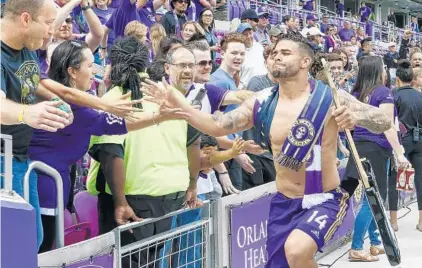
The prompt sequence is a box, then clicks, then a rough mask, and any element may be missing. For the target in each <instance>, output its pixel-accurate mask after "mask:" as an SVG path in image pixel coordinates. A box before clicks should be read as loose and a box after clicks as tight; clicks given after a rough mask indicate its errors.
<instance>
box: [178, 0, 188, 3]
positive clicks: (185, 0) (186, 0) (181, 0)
mask: <svg viewBox="0 0 422 268" xmlns="http://www.w3.org/2000/svg"><path fill="white" fill-rule="evenodd" d="M176 2H177V3H179V4H183V3H185V4H189V3H190V0H176Z"/></svg>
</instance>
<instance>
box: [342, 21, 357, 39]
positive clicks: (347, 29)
mask: <svg viewBox="0 0 422 268" xmlns="http://www.w3.org/2000/svg"><path fill="white" fill-rule="evenodd" d="M338 35H339V36H340V39H341V41H343V42H348V41H350V40H351V39H352V36H356V33H355V31H353V29H352V28H351V24H350V21H344V28H343V29H341V30H340V32H339V33H338Z"/></svg>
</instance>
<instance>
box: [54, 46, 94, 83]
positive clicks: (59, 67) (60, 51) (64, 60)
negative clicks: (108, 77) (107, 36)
mask: <svg viewBox="0 0 422 268" xmlns="http://www.w3.org/2000/svg"><path fill="white" fill-rule="evenodd" d="M84 49H89V48H88V45H87V44H86V43H85V42H83V41H76V40H72V41H70V40H68V41H64V42H62V43H61V44H60V45H58V46H57V47H56V49H55V50H54V52H53V54H52V55H51V60H50V68H49V70H48V77H49V78H50V79H52V80H54V81H56V82H58V83H60V84H63V85H65V86H67V87H70V86H71V85H70V75H69V72H68V68H70V67H71V68H74V69H76V70H78V69H79V68H80V67H81V63H82V61H83V54H82V51H83V50H84Z"/></svg>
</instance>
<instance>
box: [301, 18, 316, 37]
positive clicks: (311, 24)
mask: <svg viewBox="0 0 422 268" xmlns="http://www.w3.org/2000/svg"><path fill="white" fill-rule="evenodd" d="M316 20H317V18H316V17H315V16H314V15H312V14H309V15H308V16H306V24H307V26H306V27H303V29H302V35H303V36H305V37H306V36H307V35H308V31H309V29H310V28H312V27H315V21H316Z"/></svg>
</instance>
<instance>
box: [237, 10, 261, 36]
mask: <svg viewBox="0 0 422 268" xmlns="http://www.w3.org/2000/svg"><path fill="white" fill-rule="evenodd" d="M240 21H241V22H242V23H249V25H250V26H252V30H253V31H255V29H256V27H257V25H258V21H259V17H258V14H256V12H255V10H253V9H246V10H245V11H243V13H242V15H240Z"/></svg>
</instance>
